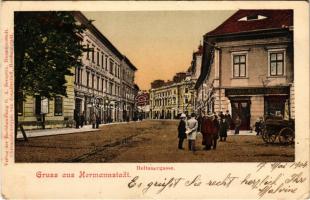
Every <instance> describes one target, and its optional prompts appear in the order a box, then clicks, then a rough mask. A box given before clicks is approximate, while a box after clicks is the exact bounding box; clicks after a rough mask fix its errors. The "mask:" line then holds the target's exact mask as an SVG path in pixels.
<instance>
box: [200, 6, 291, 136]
mask: <svg viewBox="0 0 310 200" xmlns="http://www.w3.org/2000/svg"><path fill="white" fill-rule="evenodd" d="M203 45H204V46H203V60H202V67H201V75H200V77H199V78H198V81H197V83H196V85H195V88H196V90H197V101H200V102H202V105H203V106H202V107H201V108H202V109H204V110H206V111H209V112H219V111H226V110H229V111H230V112H231V113H232V118H233V120H234V119H235V118H236V117H237V116H239V117H240V118H241V121H242V124H241V129H245V130H246V129H250V126H252V125H253V124H254V123H255V121H256V120H257V118H258V117H263V116H266V115H268V116H270V115H272V116H282V117H283V118H294V65H293V11H292V10H239V11H237V12H236V13H235V14H234V15H232V16H231V17H230V18H228V19H227V20H226V21H225V22H224V23H223V24H221V25H220V26H218V27H217V28H216V29H214V30H213V31H211V32H209V33H207V34H206V35H205V36H204V44H203Z"/></svg>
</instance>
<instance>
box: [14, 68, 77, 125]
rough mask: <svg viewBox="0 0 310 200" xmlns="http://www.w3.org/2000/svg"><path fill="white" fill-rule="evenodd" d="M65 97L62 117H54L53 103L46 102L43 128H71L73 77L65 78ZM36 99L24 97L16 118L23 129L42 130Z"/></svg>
mask: <svg viewBox="0 0 310 200" xmlns="http://www.w3.org/2000/svg"><path fill="white" fill-rule="evenodd" d="M71 71H72V72H73V71H74V69H73V68H72V69H71ZM66 80H67V84H66V86H67V97H64V96H62V115H59V116H57V115H55V113H54V111H55V101H54V99H49V100H48V113H47V114H45V128H61V127H68V126H72V124H73V123H74V121H73V111H74V76H66ZM35 105H36V98H35V97H30V96H28V97H26V100H25V101H24V102H23V105H22V106H23V108H22V112H21V113H20V114H19V116H18V122H19V123H20V124H22V125H23V127H24V129H38V128H42V116H41V115H38V114H36V111H35Z"/></svg>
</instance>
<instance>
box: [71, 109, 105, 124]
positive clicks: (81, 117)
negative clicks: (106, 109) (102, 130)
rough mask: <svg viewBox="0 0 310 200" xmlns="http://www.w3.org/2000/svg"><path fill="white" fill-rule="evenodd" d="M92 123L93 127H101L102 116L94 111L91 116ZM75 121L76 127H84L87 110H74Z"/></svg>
mask: <svg viewBox="0 0 310 200" xmlns="http://www.w3.org/2000/svg"><path fill="white" fill-rule="evenodd" d="M90 120H91V124H92V127H93V128H99V124H100V121H101V119H100V116H99V115H98V114H96V113H95V112H93V113H92V114H91V117H90ZM74 121H75V128H80V127H81V128H83V125H84V123H85V112H84V111H83V113H82V114H80V113H79V112H77V111H76V110H74Z"/></svg>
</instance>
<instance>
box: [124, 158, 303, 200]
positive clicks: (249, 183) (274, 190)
mask: <svg viewBox="0 0 310 200" xmlns="http://www.w3.org/2000/svg"><path fill="white" fill-rule="evenodd" d="M306 167H308V162H307V161H305V162H294V163H259V164H258V165H257V171H256V172H254V173H246V174H245V175H242V176H241V175H239V176H237V175H234V174H233V173H232V172H227V174H223V176H221V177H205V176H204V175H202V174H197V175H195V176H192V177H182V176H171V177H159V178H156V179H154V180H147V181H146V180H145V179H144V177H141V176H139V175H137V176H133V178H132V179H131V180H130V181H129V182H128V184H127V186H128V188H129V189H137V190H140V191H141V192H142V193H143V194H145V193H148V192H152V193H156V194H160V193H162V192H164V191H167V190H171V189H173V188H177V187H183V188H184V189H190V188H193V187H195V188H198V187H200V188H201V189H206V188H205V187H218V188H223V190H225V189H227V188H231V187H234V186H243V187H244V186H245V187H248V188H249V190H250V191H251V190H252V191H255V192H257V195H258V197H259V198H261V197H263V196H265V195H267V194H269V195H272V194H279V193H281V194H289V193H290V194H297V191H298V189H299V187H300V185H301V184H303V183H305V182H306V181H307V174H306V173H305V172H304V171H305V168H306ZM288 169H291V170H288ZM260 170H262V171H263V170H266V171H268V172H266V173H260V172H259V173H258V171H260ZM287 171H290V172H287Z"/></svg>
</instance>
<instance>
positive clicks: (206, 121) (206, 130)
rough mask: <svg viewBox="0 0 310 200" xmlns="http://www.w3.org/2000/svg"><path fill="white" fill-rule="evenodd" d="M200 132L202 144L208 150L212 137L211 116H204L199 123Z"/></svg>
mask: <svg viewBox="0 0 310 200" xmlns="http://www.w3.org/2000/svg"><path fill="white" fill-rule="evenodd" d="M201 133H202V137H203V139H202V145H205V148H204V149H205V150H210V149H211V146H212V138H213V122H212V116H211V115H207V116H204V118H203V120H202V124H201Z"/></svg>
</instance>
